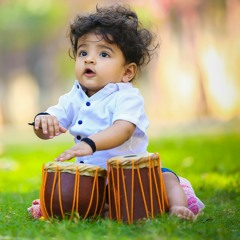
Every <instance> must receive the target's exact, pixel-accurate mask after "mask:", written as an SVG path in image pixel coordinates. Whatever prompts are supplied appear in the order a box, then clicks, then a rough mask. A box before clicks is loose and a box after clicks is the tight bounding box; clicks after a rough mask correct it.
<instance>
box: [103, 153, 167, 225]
mask: <svg viewBox="0 0 240 240" xmlns="http://www.w3.org/2000/svg"><path fill="white" fill-rule="evenodd" d="M107 168H108V201H109V218H110V219H115V220H119V221H124V222H128V223H132V222H133V221H136V220H138V219H142V218H150V217H151V218H154V215H156V214H161V213H163V212H166V211H168V208H169V207H168V200H167V196H166V191H165V186H164V181H163V176H162V171H161V164H160V158H159V155H158V154H156V153H154V154H141V155H140V154H138V155H130V156H117V157H114V158H111V159H109V160H108V161H107Z"/></svg>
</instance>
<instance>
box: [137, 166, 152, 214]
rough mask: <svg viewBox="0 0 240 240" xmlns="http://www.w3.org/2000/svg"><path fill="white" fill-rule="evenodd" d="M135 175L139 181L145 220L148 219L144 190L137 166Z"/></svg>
mask: <svg viewBox="0 0 240 240" xmlns="http://www.w3.org/2000/svg"><path fill="white" fill-rule="evenodd" d="M137 173H138V180H139V184H140V189H141V192H142V198H143V203H144V208H145V212H146V215H147V218H149V213H148V207H147V202H146V197H145V194H144V189H143V184H142V179H141V175H140V170H139V166H137ZM150 199H151V197H150Z"/></svg>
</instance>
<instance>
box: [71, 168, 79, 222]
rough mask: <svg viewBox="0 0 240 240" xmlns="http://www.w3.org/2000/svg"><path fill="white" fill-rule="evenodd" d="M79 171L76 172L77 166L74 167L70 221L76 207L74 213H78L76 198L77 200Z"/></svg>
mask: <svg viewBox="0 0 240 240" xmlns="http://www.w3.org/2000/svg"><path fill="white" fill-rule="evenodd" d="M79 181H80V179H79V171H78V166H76V171H75V181H74V192H73V203H72V211H71V216H70V220H71V219H72V217H73V213H74V207H75V205H76V210H75V212H78V198H79V191H80V189H79Z"/></svg>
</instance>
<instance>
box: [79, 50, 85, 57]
mask: <svg viewBox="0 0 240 240" xmlns="http://www.w3.org/2000/svg"><path fill="white" fill-rule="evenodd" d="M78 56H79V57H85V56H87V52H86V51H80V52H79V54H78Z"/></svg>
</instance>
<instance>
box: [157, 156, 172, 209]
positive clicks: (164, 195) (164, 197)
mask: <svg viewBox="0 0 240 240" xmlns="http://www.w3.org/2000/svg"><path fill="white" fill-rule="evenodd" d="M156 154H157V155H158V172H159V178H160V184H161V200H162V207H163V211H164V212H165V211H166V210H167V209H169V203H168V198H167V193H166V189H165V184H164V179H163V174H162V170H161V162H160V156H159V154H158V153H156Z"/></svg>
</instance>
